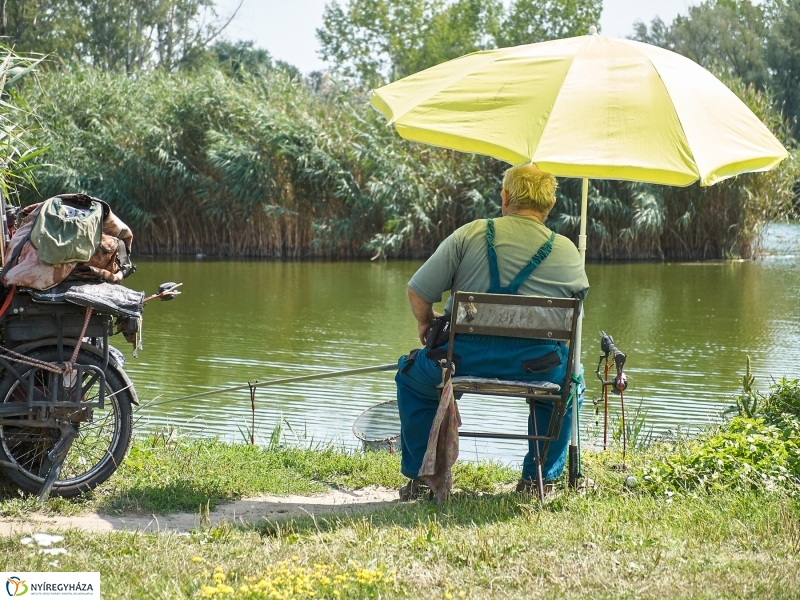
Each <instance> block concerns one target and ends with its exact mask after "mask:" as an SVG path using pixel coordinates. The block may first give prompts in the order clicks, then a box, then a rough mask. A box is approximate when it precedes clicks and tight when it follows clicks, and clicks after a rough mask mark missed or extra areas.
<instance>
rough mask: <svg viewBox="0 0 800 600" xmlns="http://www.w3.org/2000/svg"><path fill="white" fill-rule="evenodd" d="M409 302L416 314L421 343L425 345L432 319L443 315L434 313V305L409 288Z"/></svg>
mask: <svg viewBox="0 0 800 600" xmlns="http://www.w3.org/2000/svg"><path fill="white" fill-rule="evenodd" d="M408 302H409V304H411V312H413V313H414V318H415V319H416V320H417V332H418V333H419V341H420V342H422V344H423V345H424V344H425V334H427V333H428V329H430V327H431V319H433V317H440V316H441V315H440V314H439V313H435V312H433V304H431V303H430V302H428V301H427V300H425V299H424V298H423V297H422V296H420V295H419V294H418V293H417V292H415V291H414V290H413V289H411V288H410V287H409V288H408Z"/></svg>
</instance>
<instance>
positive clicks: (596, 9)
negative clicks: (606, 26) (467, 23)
mask: <svg viewBox="0 0 800 600" xmlns="http://www.w3.org/2000/svg"><path fill="white" fill-rule="evenodd" d="M602 11H603V1H602V0H514V2H512V3H511V6H510V8H509V11H508V14H507V15H506V18H505V19H504V21H503V27H502V29H501V32H502V33H501V36H500V39H499V40H498V46H518V45H520V44H533V43H535V42H544V41H547V40H554V39H559V38H565V37H574V36H577V35H586V34H587V33H588V32H589V27H590V26H591V25H595V26H597V27H599V21H600V14H601V13H602Z"/></svg>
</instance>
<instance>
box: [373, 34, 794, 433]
mask: <svg viewBox="0 0 800 600" xmlns="http://www.w3.org/2000/svg"><path fill="white" fill-rule="evenodd" d="M371 103H372V106H373V107H375V108H376V109H377V110H378V111H380V112H381V113H383V115H384V116H386V118H387V119H388V120H389V122H390V123H391V124H392V125H394V127H395V129H397V132H398V133H399V134H400V135H401V136H402V137H404V138H406V139H409V140H414V141H417V142H423V143H426V144H432V145H434V146H441V147H444V148H451V149H453V150H461V151H463V152H473V153H477V154H485V155H488V156H493V157H495V158H498V159H500V160H504V161H506V162H509V163H511V164H515V165H516V164H522V163H529V162H532V163H535V164H536V165H537V166H538V167H539V168H541V169H543V170H544V171H548V172H550V173H553V174H554V175H557V176H560V177H580V178H583V193H582V203H581V227H580V234H579V237H578V249H579V251H580V253H581V256H582V257H583V258H584V260H585V255H586V211H587V195H588V189H589V183H588V180H589V178H597V179H623V180H628V181H640V182H647V183H657V184H664V185H677V186H685V185H689V184H691V183H694V182H696V181H700V184H701V185H712V184H714V183H717V182H719V181H722V180H723V179H726V178H728V177H733V176H735V175H738V174H740V173H745V172H753V171H767V170H769V169H771V168H773V167H774V166H775V165H777V164H778V163H779V162H781V161H782V160H783V159H784V158H786V157H787V156H788V153H787V152H786V149H785V148H784V147H783V146H782V145H781V143H780V142H779V141H778V140H777V139H776V138H775V136H774V135H772V133H771V132H770V131H769V129H767V127H766V126H764V124H763V123H762V122H761V121H760V120H759V119H758V117H756V116H755V115H754V114H753V113H752V112H751V111H750V110H749V109H748V108H747V106H745V105H744V103H743V102H742V101H741V100H739V98H737V97H736V95H735V94H734V93H733V92H731V91H730V90H729V89H728V88H727V87H725V85H723V84H722V83H721V82H720V81H719V80H718V79H717V78H716V77H714V76H713V75H712V74H711V73H709V72H708V71H706V70H705V69H703V68H702V67H700V66H699V65H697V64H696V63H695V62H693V61H691V60H689V59H688V58H685V57H683V56H680V55H679V54H675V53H674V52H670V51H669V50H665V49H663V48H658V47H656V46H651V45H649V44H643V43H641V42H636V41H633V40H628V39H618V38H610V37H604V36H600V35H597V32H596V29H595V28H594V27H592V28H590V33H589V35H586V36H580V37H574V38H567V39H562V40H554V41H550V42H542V43H539V44H530V45H526V46H516V47H513V48H501V49H497V50H487V51H484V52H475V53H473V54H468V55H467V56H463V57H461V58H458V59H455V60H452V61H449V62H446V63H443V64H440V65H437V66H435V67H431V68H429V69H426V70H425V71H421V72H419V73H416V74H414V75H410V76H408V77H406V78H404V79H401V80H399V81H395V82H394V83H391V84H389V85H387V86H384V87H382V88H380V89H377V90H375V91H374V92H373V93H372V98H371ZM579 327H580V321H579ZM577 346H578V347H577V348H576V349H575V361H576V362H575V365H574V368H575V369H576V370H577V368H578V365H579V364H580V354H581V353H580V331H579V332H578V344H577ZM573 421H574V422H573V425H575V422H577V403H573ZM572 435H573V440H572V445H573V446H576V445H577V437H576V436H577V427H576V426H574V427H573V430H572Z"/></svg>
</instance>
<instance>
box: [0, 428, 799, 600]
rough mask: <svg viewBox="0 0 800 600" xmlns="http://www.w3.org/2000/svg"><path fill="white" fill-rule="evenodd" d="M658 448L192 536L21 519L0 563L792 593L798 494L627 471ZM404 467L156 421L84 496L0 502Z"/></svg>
mask: <svg viewBox="0 0 800 600" xmlns="http://www.w3.org/2000/svg"><path fill="white" fill-rule="evenodd" d="M653 460H654V456H653V455H652V453H650V454H648V453H639V454H636V455H634V456H633V457H629V460H628V471H627V472H622V471H620V470H618V469H617V468H616V466H617V465H618V464H619V462H620V457H619V456H618V455H616V454H614V453H606V454H604V455H587V460H586V464H585V470H586V473H587V475H589V476H590V477H592V478H593V479H594V480H595V482H596V488H594V489H592V490H590V491H588V492H587V493H585V494H579V493H576V492H571V491H569V490H567V489H565V488H559V489H558V491H557V492H556V494H555V495H554V496H552V497H551V498H549V499H548V500H547V501H546V502H545V503H544V504H543V505H541V504H539V503H538V502H537V501H536V500H533V499H532V498H530V497H528V496H524V495H520V494H516V493H514V492H512V491H509V488H510V487H511V486H510V485H508V484H510V483H512V482H513V481H514V479H515V477H516V476H517V473H516V472H515V471H513V470H512V469H509V468H506V467H503V466H500V465H497V464H482V465H472V464H466V463H463V464H460V465H459V467H458V470H457V472H456V474H455V485H456V487H457V488H459V490H458V491H457V492H456V493H455V494H454V495H453V497H452V499H451V500H450V501H448V502H447V503H445V504H443V505H442V506H437V505H435V504H430V503H428V502H416V503H410V504H398V503H392V504H388V505H387V506H386V507H384V508H381V509H378V510H377V511H372V512H369V513H365V514H363V515H359V514H358V513H356V514H355V515H349V516H343V515H340V516H336V515H333V516H330V517H328V518H320V517H316V518H313V517H310V516H305V517H302V518H291V519H283V520H279V521H265V522H263V523H261V524H259V525H256V526H253V527H247V528H245V527H236V526H233V525H231V524H224V523H223V524H221V525H217V526H214V527H202V526H201V527H200V528H198V529H197V530H195V531H194V532H193V533H191V534H188V535H187V534H183V535H181V534H151V533H147V534H143V533H140V532H130V533H124V532H119V533H104V534H88V533H82V532H78V531H75V530H72V531H69V532H67V533H66V539H65V541H64V542H63V544H62V545H63V546H64V547H65V548H67V550H68V551H69V553H68V554H66V555H63V556H59V557H58V558H57V561H56V562H54V560H53V557H52V556H43V555H41V554H37V551H36V550H34V549H31V548H30V547H29V546H25V545H22V544H21V543H20V539H19V537H20V536H17V537H9V538H4V539H0V552H2V555H3V556H4V561H3V562H4V568H5V569H14V570H19V571H40V570H44V571H47V570H76V571H79V570H86V569H87V566H88V567H90V568H91V569H95V570H99V571H100V572H101V573H102V585H103V595H104V597H105V598H133V597H147V598H151V597H152V598H167V597H169V598H183V597H198V596H206V597H207V596H214V597H221V598H234V597H237V598H238V597H241V598H248V597H273V598H278V597H284V598H292V597H311V596H310V595H308V594H307V592H309V591H313V592H314V594H315V596H314V597H326V598H336V597H340V598H362V597H365V598H366V597H374V598H378V597H381V598H387V597H398V596H401V597H403V596H404V597H411V598H415V597H425V598H428V597H430V598H450V597H453V598H458V597H469V598H497V597H499V598H506V597H508V598H516V597H553V598H555V597H558V598H572V597H581V598H586V597H590V598H595V597H596V598H605V597H615V598H616V597H636V598H648V597H649V598H663V597H709V598H712V597H749V598H754V597H770V598H781V597H785V598H789V597H796V590H797V586H798V584H800V569H798V567H799V566H800V506H799V505H798V503H797V501H796V500H794V499H792V497H791V495H790V494H787V493H785V492H782V491H775V492H768V491H765V490H763V489H760V490H759V489H752V490H751V489H746V488H741V487H738V488H735V489H724V490H717V491H713V492H711V493H709V492H705V491H700V490H695V491H691V492H690V491H684V492H678V493H675V492H671V491H669V490H667V491H666V492H664V493H653V492H652V490H650V489H649V488H645V486H644V485H641V486H637V487H635V488H633V489H631V488H628V487H625V485H624V480H625V478H626V477H627V476H628V475H629V474H630V473H643V472H644V470H645V467H646V465H648V464H650V463H651V462H652V461H653ZM397 468H398V459H397V457H396V456H392V455H388V454H366V455H362V454H345V453H342V452H340V451H337V450H326V449H320V450H297V449H287V448H277V449H272V450H265V449H258V448H254V447H251V446H246V445H226V444H222V443H219V442H215V441H210V440H208V441H198V440H194V441H192V440H187V441H180V440H179V441H177V442H169V443H164V438H163V437H162V438H159V437H155V438H150V439H147V440H140V441H139V442H137V445H136V446H135V448H134V449H133V451H132V452H131V456H130V459H129V460H128V461H126V463H125V464H124V466H123V467H122V468H121V469H120V471H119V472H118V473H117V475H116V476H115V477H114V478H112V480H111V481H110V482H109V483H107V484H106V485H104V486H102V487H101V488H99V489H98V490H96V491H95V492H94V493H93V494H91V495H89V496H87V497H86V498H84V499H81V500H77V501H69V502H68V501H64V500H50V501H49V502H48V503H47V504H46V505H44V506H43V507H38V506H37V505H35V504H34V503H33V502H32V501H29V500H23V499H19V498H15V497H13V495H9V494H8V493H6V495H5V496H4V499H3V500H2V502H1V503H0V511H2V513H3V514H4V515H6V516H9V515H13V516H14V518H16V519H21V518H25V516H26V515H30V514H31V513H32V512H33V511H45V512H48V513H51V514H52V513H60V514H70V513H74V512H81V511H86V510H102V511H112V512H120V511H141V512H145V513H152V512H156V513H158V512H169V511H174V510H189V511H202V510H203V509H202V508H201V506H204V505H205V504H206V503H208V505H209V506H211V507H213V506H214V505H215V504H219V503H221V502H224V501H226V500H231V499H235V498H238V497H242V496H248V495H254V494H258V493H274V494H286V493H300V494H314V493H317V492H321V491H323V490H325V489H327V488H328V487H329V486H336V487H340V488H344V489H354V488H359V487H362V486H365V485H370V484H372V485H384V486H396V485H398V484H399V483H400V482H401V480H400V477H399V475H398V474H397ZM243 586H244V587H243ZM272 590H274V591H275V593H274V594H273V595H272V596H270V595H269V594H270V593H272V592H271V591H272ZM337 592H338V594H337ZM303 594H307V595H303Z"/></svg>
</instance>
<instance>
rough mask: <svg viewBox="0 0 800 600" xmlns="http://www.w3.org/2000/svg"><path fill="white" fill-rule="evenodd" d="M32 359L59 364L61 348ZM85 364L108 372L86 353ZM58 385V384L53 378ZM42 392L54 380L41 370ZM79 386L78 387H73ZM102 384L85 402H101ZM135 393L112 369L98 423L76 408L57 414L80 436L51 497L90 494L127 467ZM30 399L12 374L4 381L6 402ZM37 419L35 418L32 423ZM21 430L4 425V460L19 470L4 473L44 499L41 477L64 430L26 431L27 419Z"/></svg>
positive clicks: (87, 376) (1, 389)
mask: <svg viewBox="0 0 800 600" xmlns="http://www.w3.org/2000/svg"><path fill="white" fill-rule="evenodd" d="M72 350H73V349H72V348H64V355H65V356H70V355H71V353H72ZM30 356H32V357H34V358H37V359H39V360H43V361H46V362H55V361H56V360H57V359H58V352H57V350H56V349H55V348H45V349H42V350H37V351H35V352H33V353H31V354H30ZM77 362H78V363H79V364H83V365H94V366H97V367H101V368H102V360H101V359H100V358H99V357H97V356H96V355H94V354H92V353H90V352H87V351H85V350H81V351H80V352H79V353H78V361H77ZM19 370H20V372H21V373H22V374H23V376H24V377H26V378H27V374H28V373H30V370H31V369H30V368H29V367H26V366H24V365H20V369H19ZM75 377H76V375H73V378H75ZM91 378H92V374H91V373H90V372H86V373H84V375H83V382H82V385H87V384H88V383H89V382H90V380H91ZM53 379H56V378H53ZM34 381H35V383H34V385H35V386H36V388H37V389H39V390H40V391H42V392H43V393H45V394H48V391H49V386H50V385H51V378H50V377H49V373H47V372H44V371H41V370H39V371H38V372H37V374H36V377H35V380H34ZM69 384H71V386H73V387H74V386H77V385H78V382H77V381H70V382H69ZM99 392H100V383H99V381H95V382H94V383H93V384H92V385H91V387H90V388H89V389H88V390H87V391H86V394H85V395H84V396H83V401H86V402H91V401H93V400H95V399H96V398H97V397H98V394H99ZM131 398H132V396H131V392H130V389H129V388H127V386H126V385H125V383H124V380H123V378H122V377H121V376H120V375H119V373H118V372H117V370H116V367H115V366H113V365H111V364H110V365H109V368H108V369H107V373H106V390H105V403H104V404H105V407H104V408H103V409H98V408H94V409H92V411H91V412H92V419H91V421H89V420H87V418H86V413H87V411H84V410H76V409H70V408H63V409H57V410H58V411H61V412H60V414H59V415H58V417H59V418H61V419H68V420H70V421H72V423H73V426H74V427H75V428H76V429H77V430H78V436H77V437H76V438H75V440H74V441H73V442H72V446H71V447H70V450H69V453H68V454H67V457H66V459H65V460H64V464H63V465H62V467H61V471H60V473H59V475H58V479H56V481H55V484H54V485H53V488H52V491H51V494H52V495H54V496H62V497H65V498H72V497H74V496H78V495H79V494H81V493H83V492H86V491H89V490H91V489H93V488H95V487H97V486H98V485H100V484H101V483H103V482H104V481H105V480H106V479H108V478H109V477H111V475H112V474H113V473H114V471H116V470H117V467H118V466H119V465H120V463H121V462H122V459H123V458H124V457H125V453H126V452H127V450H128V445H129V444H130V441H131V430H132V413H131ZM26 401H27V398H26V396H25V392H24V390H23V388H22V387H21V386H20V383H19V381H18V380H17V378H16V377H14V376H13V375H12V374H11V373H5V374H4V375H3V377H2V379H0V402H3V403H8V402H26ZM31 418H35V416H33V417H31ZM16 420H19V422H20V424H19V425H16V424H14V425H0V460H3V461H7V462H10V463H12V464H13V465H14V467H2V470H3V472H4V473H5V475H6V477H8V478H9V479H10V480H11V481H12V482H13V483H14V484H16V485H17V486H18V487H19V488H20V489H21V490H23V491H24V492H29V493H33V494H35V493H38V492H39V491H40V490H41V488H42V484H43V483H44V477H43V476H41V475H40V473H39V472H40V469H41V466H42V462H43V461H44V459H45V458H46V457H47V454H48V453H49V452H50V450H52V449H53V446H55V444H56V442H58V440H59V438H60V437H61V433H60V430H59V429H58V428H42V427H31V426H26V425H25V421H27V420H28V417H27V416H24V417H18V418H17V419H16Z"/></svg>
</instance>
